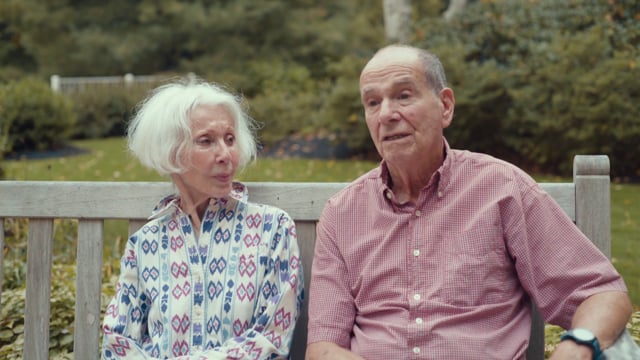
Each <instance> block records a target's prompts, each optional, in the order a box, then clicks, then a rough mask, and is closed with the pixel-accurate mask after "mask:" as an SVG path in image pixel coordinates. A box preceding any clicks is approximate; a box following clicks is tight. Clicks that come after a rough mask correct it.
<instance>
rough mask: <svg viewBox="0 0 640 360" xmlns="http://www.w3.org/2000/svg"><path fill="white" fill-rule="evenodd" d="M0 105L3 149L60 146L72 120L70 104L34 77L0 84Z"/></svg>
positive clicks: (73, 119)
mask: <svg viewBox="0 0 640 360" xmlns="http://www.w3.org/2000/svg"><path fill="white" fill-rule="evenodd" d="M0 108H1V109H2V118H0V121H2V123H1V124H0V129H6V128H8V136H7V139H6V144H5V151H6V152H11V151H25V150H38V151H42V150H52V149H57V148H61V147H62V146H64V144H65V142H66V141H67V140H68V139H69V136H70V134H71V130H72V127H73V124H74V123H75V116H74V114H73V111H72V110H71V104H70V103H69V102H68V101H67V100H66V99H65V98H64V97H63V96H62V95H59V94H56V93H54V92H53V91H51V89H50V88H49V85H48V84H47V83H46V82H43V81H41V80H38V79H35V78H25V79H22V80H18V81H11V82H8V83H6V84H3V85H0Z"/></svg>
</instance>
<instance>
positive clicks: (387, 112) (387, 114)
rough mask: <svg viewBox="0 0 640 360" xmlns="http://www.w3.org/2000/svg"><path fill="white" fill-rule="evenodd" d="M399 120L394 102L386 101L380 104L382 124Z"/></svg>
mask: <svg viewBox="0 0 640 360" xmlns="http://www.w3.org/2000/svg"><path fill="white" fill-rule="evenodd" d="M397 119H398V109H397V104H396V103H395V102H394V101H392V100H388V99H385V100H383V101H382V103H380V118H379V120H380V122H382V123H385V122H389V121H393V120H397Z"/></svg>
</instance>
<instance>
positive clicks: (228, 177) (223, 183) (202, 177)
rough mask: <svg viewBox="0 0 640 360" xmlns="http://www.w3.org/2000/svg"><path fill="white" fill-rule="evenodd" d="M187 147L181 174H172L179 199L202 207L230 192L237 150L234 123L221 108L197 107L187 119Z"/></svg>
mask: <svg viewBox="0 0 640 360" xmlns="http://www.w3.org/2000/svg"><path fill="white" fill-rule="evenodd" d="M189 118H190V120H191V124H190V125H191V134H192V138H191V144H190V145H189V146H187V148H186V150H185V152H184V153H183V154H182V160H183V163H184V164H185V166H186V169H185V171H184V172H182V173H180V174H174V176H175V177H177V179H176V178H174V180H176V182H180V183H181V184H182V186H178V189H179V190H180V191H181V192H186V194H181V195H182V196H183V197H188V198H189V199H191V201H193V202H194V203H195V204H202V203H203V202H205V201H207V202H208V199H209V198H211V197H223V196H226V195H228V194H229V192H230V191H231V184H232V182H233V178H234V176H235V173H236V170H237V168H238V162H239V158H240V155H239V149H238V145H237V142H236V131H235V121H234V119H233V116H232V115H231V113H230V112H229V110H227V109H226V108H225V107H224V106H221V105H217V106H211V105H200V106H198V107H196V108H194V109H193V110H192V111H191V113H190V116H189Z"/></svg>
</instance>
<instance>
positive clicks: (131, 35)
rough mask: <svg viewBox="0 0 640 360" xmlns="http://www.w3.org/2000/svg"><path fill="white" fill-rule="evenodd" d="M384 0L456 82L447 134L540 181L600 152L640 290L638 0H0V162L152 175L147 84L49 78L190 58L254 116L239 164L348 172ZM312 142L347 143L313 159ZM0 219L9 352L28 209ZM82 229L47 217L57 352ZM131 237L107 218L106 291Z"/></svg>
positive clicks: (616, 238) (329, 174)
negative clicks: (139, 119) (146, 151)
mask: <svg viewBox="0 0 640 360" xmlns="http://www.w3.org/2000/svg"><path fill="white" fill-rule="evenodd" d="M389 3H396V5H397V6H406V5H407V4H408V5H409V6H410V8H409V10H410V11H409V12H408V18H407V21H405V22H404V23H403V25H404V26H403V29H404V30H405V31H404V32H402V34H404V35H403V36H404V38H403V39H402V40H403V41H405V42H408V43H411V44H413V45H417V46H420V47H424V48H428V49H431V50H432V51H434V52H435V53H437V54H439V55H440V57H441V59H442V61H443V63H444V65H445V69H446V70H447V74H448V77H449V82H450V85H451V87H452V88H453V89H454V91H455V93H456V115H455V119H454V123H453V125H452V126H451V128H449V129H447V132H446V135H447V139H448V140H449V142H450V143H451V145H452V146H453V147H456V148H466V149H470V150H475V151H482V152H486V153H489V154H492V155H495V156H497V157H500V158H503V159H506V160H509V161H511V162H513V163H515V164H517V165H518V166H520V167H522V168H523V169H525V170H527V171H528V172H529V173H531V174H532V175H534V177H536V178H537V179H538V180H544V181H555V180H561V179H567V178H570V177H571V164H572V158H573V156H574V155H576V154H607V155H608V156H609V158H610V160H611V173H612V189H611V196H612V198H611V199H612V255H613V258H612V261H613V263H614V265H615V266H616V268H617V269H618V270H619V271H620V272H621V273H622V275H623V276H624V277H625V281H626V282H627V285H628V286H629V289H630V294H631V297H632V300H633V303H634V304H635V305H636V306H640V266H638V265H637V264H636V263H637V259H638V258H639V253H640V250H639V248H640V247H639V243H640V239H639V234H640V232H639V230H640V229H639V227H640V224H639V222H640V220H639V219H640V205H639V204H640V185H639V184H638V181H639V180H640V147H639V146H638V139H640V117H639V115H640V101H638V99H639V98H640V67H639V66H640V50H639V49H640V46H639V45H640V21H639V20H640V4H639V3H638V2H637V1H633V0H623V1H618V0H610V1H608V2H604V1H598V0H566V1H563V2H557V1H554V0H529V1H520V0H475V1H473V0H469V1H466V2H464V3H465V6H464V7H463V8H462V10H460V9H459V10H458V12H457V13H455V14H454V16H445V15H447V14H448V15H451V12H450V11H449V10H450V8H451V5H452V4H453V3H454V1H445V0H424V1H413V2H412V1H409V0H396V1H382V0H353V1H348V2H345V1H341V0H327V1H323V2H322V3H321V4H317V3H316V1H312V0H273V1H268V2H256V1H251V0H236V1H225V0H183V1H179V0H163V1H160V2H150V1H144V0H112V1H109V2H99V1H92V0H55V1H45V2H43V1H38V0H4V1H3V2H2V3H0V39H2V41H0V160H2V158H3V157H4V161H2V162H1V163H0V176H1V177H4V178H5V179H18V180H20V179H30V180H100V181H144V180H159V178H158V177H157V176H156V175H154V174H153V173H152V172H151V171H148V170H146V169H143V168H141V167H140V166H139V165H137V163H136V162H135V161H133V160H132V159H131V158H130V157H129V155H128V154H127V153H126V151H125V147H124V142H123V139H122V135H123V133H124V128H125V126H126V121H127V120H128V119H129V118H130V116H131V114H132V113H133V112H134V111H135V104H136V103H137V102H138V101H140V100H141V99H142V98H143V97H144V95H145V93H146V92H147V91H148V90H149V87H148V86H129V87H103V88H91V89H85V91H77V92H73V93H62V92H54V91H52V89H51V87H50V85H49V79H50V77H51V76H52V75H54V74H57V75H59V76H62V77H69V76H74V77H75V76H105V75H118V76H122V75H124V74H127V73H130V74H136V75H154V76H157V77H158V79H170V78H173V77H175V76H182V75H185V74H188V73H193V74H196V75H198V76H200V77H202V78H204V79H207V80H211V81H217V82H220V83H223V84H225V85H227V86H229V88H231V89H233V90H234V91H237V92H238V93H240V94H242V95H243V96H244V98H245V99H246V100H247V104H248V106H249V111H250V113H251V115H252V116H253V117H254V118H255V119H256V120H258V121H259V122H260V123H261V124H262V128H261V129H260V131H259V137H260V141H261V144H262V146H263V150H262V158H261V159H260V160H259V161H258V163H256V164H255V165H253V166H252V167H250V168H248V169H247V170H246V171H245V172H244V173H242V174H241V175H240V179H241V180H246V181H269V180H277V181H349V180H352V179H354V178H356V177H357V176H358V175H360V174H362V173H363V172H365V171H367V170H368V169H370V168H371V167H373V166H375V164H376V162H377V160H378V159H377V156H376V154H375V149H374V148H373V145H372V144H371V142H370V141H369V138H368V133H367V130H366V126H365V124H364V119H363V113H362V110H361V105H360V101H359V94H358V76H359V72H360V69H361V68H362V66H363V65H364V63H365V62H366V60H367V59H368V58H369V57H370V56H371V54H372V53H373V51H375V49H377V48H379V47H381V46H383V45H385V44H387V43H388V42H390V41H391V35H390V34H389V31H388V30H389V23H387V22H385V16H386V15H387V14H386V13H385V6H383V5H385V4H386V5H388V4H389ZM457 3H459V1H458V2H457ZM162 81H164V80H159V82H162ZM314 144H315V145H318V144H320V147H319V148H321V149H325V150H326V149H340V151H335V152H333V153H331V154H329V155H328V156H327V155H326V154H324V155H322V159H315V158H313V157H314V155H317V154H318V153H317V152H316V151H314V149H318V147H314V146H313V145H314ZM62 155H65V156H62ZM310 157H311V158H310ZM327 157H331V158H327ZM5 228H6V229H7V233H6V234H5V236H6V239H7V241H6V244H5V248H4V249H3V252H4V258H5V262H4V267H3V270H4V283H3V291H2V303H1V304H2V307H1V310H0V357H2V358H11V357H12V356H17V355H15V354H16V349H19V348H20V346H21V343H20V341H21V340H20V339H21V338H20V336H21V330H22V324H21V315H20V313H21V310H20V309H21V307H20V306H21V304H22V306H23V303H24V291H23V288H24V266H23V262H22V261H23V258H24V254H25V245H26V239H25V238H24V224H23V223H21V222H19V221H17V222H12V223H7V224H5ZM75 231H76V230H75V225H74V224H73V222H59V223H57V224H56V244H55V249H56V255H55V263H56V265H55V268H54V274H53V276H54V279H55V280H54V284H55V285H54V286H55V287H56V288H55V289H53V290H52V294H53V298H52V314H55V318H53V319H52V321H51V326H52V334H51V339H52V345H51V347H52V355H54V356H60V357H65V356H67V355H68V351H70V349H71V348H72V347H70V341H71V337H70V333H71V332H72V331H73V329H71V328H69V326H68V324H71V323H72V321H71V319H72V318H73V298H72V296H71V295H72V294H73V292H72V290H70V289H72V288H73V286H74V284H73V281H74V279H75V274H72V272H73V271H74V268H73V263H74V257H75V248H74V246H75ZM124 237H126V227H125V226H123V225H122V224H119V223H118V222H115V221H114V222H113V223H111V224H109V225H108V227H107V239H106V241H105V242H106V245H105V246H106V249H105V252H104V254H105V284H104V288H105V291H104V296H105V299H103V304H104V303H106V301H107V300H108V297H109V295H110V294H112V291H113V289H112V284H113V283H112V281H113V277H114V276H116V275H117V270H118V259H119V256H120V251H121V250H122V245H123V241H125V240H124ZM21 294H22V295H21ZM21 296H22V298H21ZM635 321H636V322H637V321H640V320H639V319H636V320H635ZM636 326H640V325H636ZM554 331H555V330H554V329H551V330H550V331H549V333H548V334H549V336H550V337H551V338H553V337H554V336H556V335H554V334H557V332H554ZM634 334H635V336H636V339H637V338H638V332H635V333H634ZM550 343H553V341H550ZM56 354H57V355H56Z"/></svg>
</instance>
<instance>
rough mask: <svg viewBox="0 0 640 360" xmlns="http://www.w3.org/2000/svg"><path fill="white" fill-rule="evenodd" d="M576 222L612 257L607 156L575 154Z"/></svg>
mask: <svg viewBox="0 0 640 360" xmlns="http://www.w3.org/2000/svg"><path fill="white" fill-rule="evenodd" d="M573 165H574V166H573V181H574V182H575V186H576V188H575V191H576V224H577V225H578V227H579V228H580V230H582V232H583V233H584V234H585V235H587V237H588V238H589V239H591V241H593V243H594V244H596V246H597V247H598V248H599V249H600V251H602V252H603V253H604V254H605V255H607V257H609V258H611V193H610V179H609V158H608V157H607V156H606V155H599V156H593V155H592V156H581V155H578V156H576V157H575V159H574V162H573Z"/></svg>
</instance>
